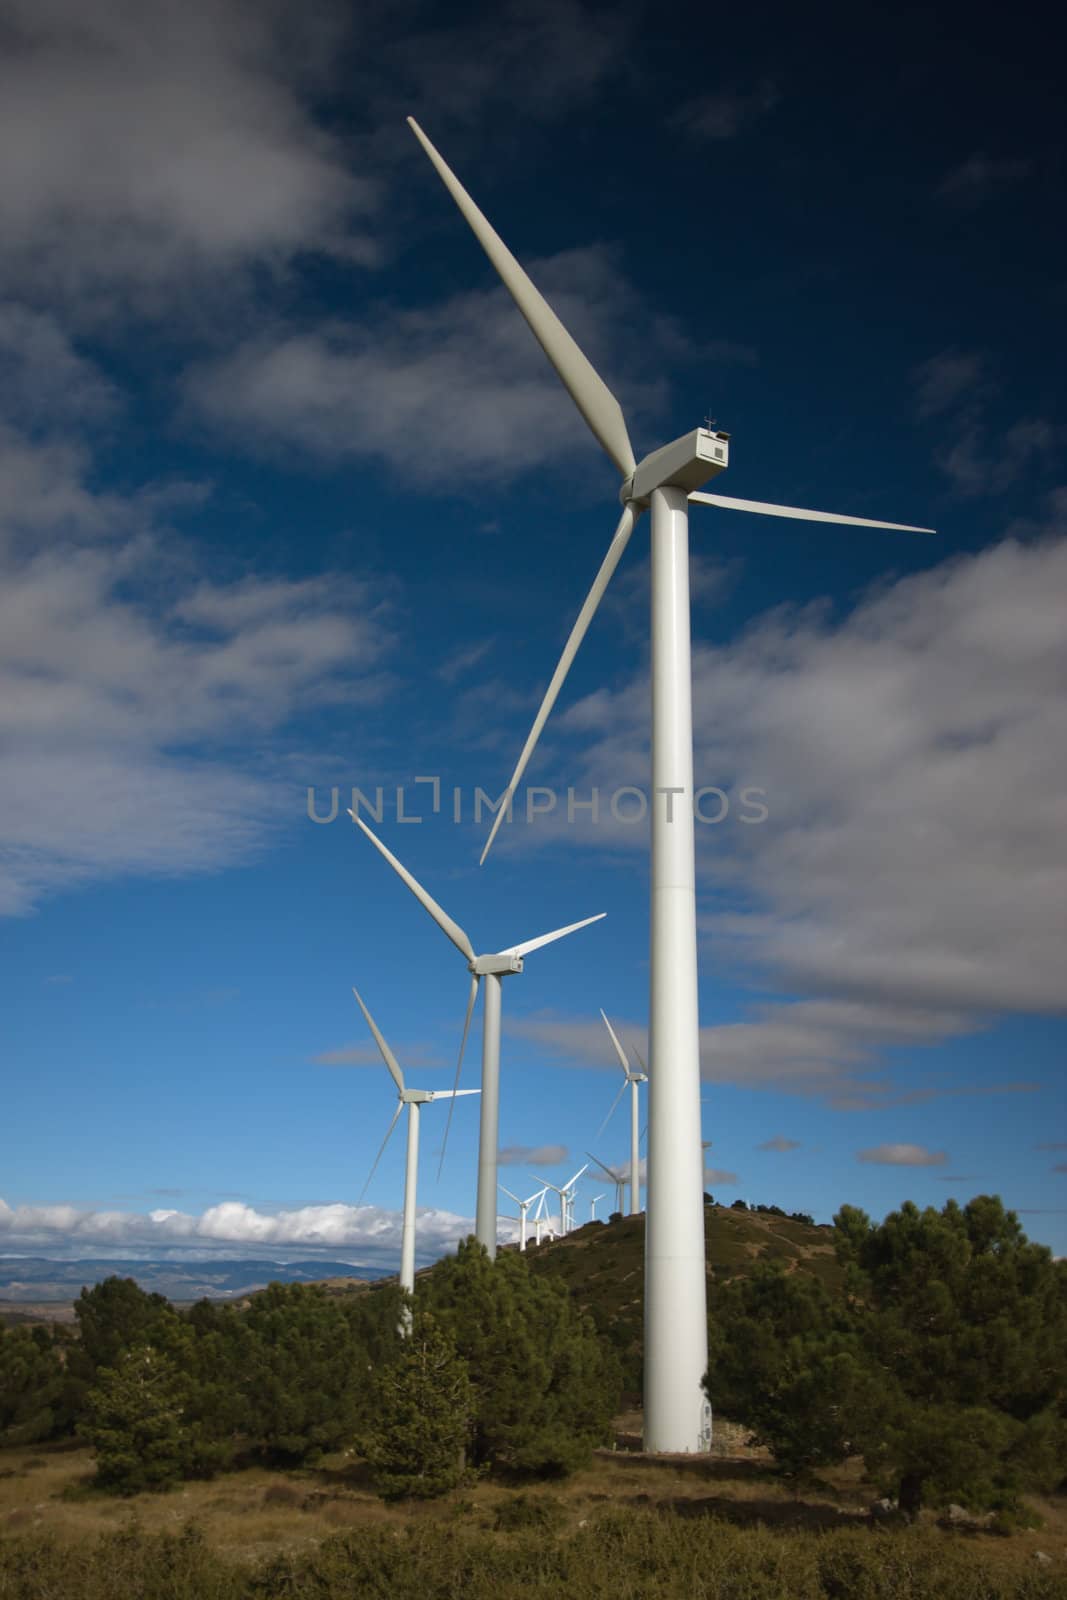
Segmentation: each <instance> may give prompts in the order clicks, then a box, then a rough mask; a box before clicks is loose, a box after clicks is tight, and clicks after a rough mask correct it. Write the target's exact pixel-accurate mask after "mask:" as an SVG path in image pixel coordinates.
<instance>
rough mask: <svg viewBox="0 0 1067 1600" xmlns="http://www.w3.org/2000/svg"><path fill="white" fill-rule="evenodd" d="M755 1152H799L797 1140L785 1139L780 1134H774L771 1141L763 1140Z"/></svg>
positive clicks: (798, 1141)
mask: <svg viewBox="0 0 1067 1600" xmlns="http://www.w3.org/2000/svg"><path fill="white" fill-rule="evenodd" d="M756 1149H757V1150H799V1149H800V1140H799V1139H786V1138H784V1137H783V1135H782V1134H780V1133H778V1134H775V1136H774V1138H773V1139H765V1140H764V1141H763V1143H762V1144H758V1145H757V1146H756Z"/></svg>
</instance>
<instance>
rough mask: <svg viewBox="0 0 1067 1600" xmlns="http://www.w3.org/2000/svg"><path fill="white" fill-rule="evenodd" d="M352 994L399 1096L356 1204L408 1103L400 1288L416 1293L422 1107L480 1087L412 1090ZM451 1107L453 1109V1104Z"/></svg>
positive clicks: (405, 1324) (405, 1328)
mask: <svg viewBox="0 0 1067 1600" xmlns="http://www.w3.org/2000/svg"><path fill="white" fill-rule="evenodd" d="M352 993H353V994H354V995H355V997H356V1000H357V1001H358V1003H359V1009H360V1010H361V1011H362V1013H363V1015H364V1016H365V1017H366V1019H367V1026H368V1027H369V1028H370V1031H371V1033H373V1035H374V1039H375V1043H376V1044H377V1046H378V1049H379V1050H380V1051H381V1053H382V1060H383V1061H384V1062H385V1064H386V1066H387V1067H388V1068H389V1075H390V1077H391V1078H392V1080H393V1082H394V1083H395V1084H396V1095H397V1101H396V1110H395V1111H394V1112H393V1120H392V1122H390V1124H389V1126H388V1128H387V1129H386V1133H385V1138H384V1139H383V1140H382V1142H381V1145H380V1146H379V1149H378V1154H377V1155H376V1156H375V1158H374V1166H373V1167H371V1169H370V1172H369V1173H368V1174H367V1181H366V1183H365V1184H364V1185H363V1189H362V1191H361V1193H360V1197H359V1200H357V1202H356V1204H357V1205H359V1204H360V1203H361V1202H362V1200H363V1196H364V1195H365V1194H366V1192H367V1190H368V1188H369V1187H370V1181H371V1179H372V1178H373V1177H374V1174H375V1172H376V1171H377V1168H378V1163H379V1161H380V1160H381V1159H382V1155H383V1154H384V1151H385V1147H386V1145H387V1144H388V1143H389V1140H390V1138H391V1137H392V1132H393V1129H394V1128H395V1127H396V1124H397V1120H398V1118H399V1116H400V1113H401V1112H402V1111H403V1109H404V1107H405V1106H407V1108H408V1153H407V1165H406V1166H405V1169H404V1227H403V1232H402V1234H401V1237H400V1287H401V1289H406V1290H407V1292H408V1294H414V1292H415V1190H416V1186H417V1184H418V1176H419V1113H420V1109H421V1107H422V1106H424V1105H428V1104H429V1103H430V1101H431V1100H448V1101H454V1100H455V1099H456V1098H457V1097H458V1096H460V1095H467V1094H477V1093H478V1090H477V1089H409V1088H407V1087H406V1085H405V1083H404V1074H403V1073H402V1072H401V1070H400V1063H399V1062H398V1061H397V1059H396V1056H394V1054H393V1052H392V1051H391V1050H390V1048H389V1046H388V1045H387V1044H386V1042H385V1039H384V1038H383V1037H382V1035H381V1033H379V1031H378V1025H377V1023H376V1022H375V1020H374V1018H373V1017H372V1016H371V1014H370V1012H369V1011H368V1010H367V1007H366V1006H365V1005H364V1003H363V997H362V996H361V994H360V992H359V990H358V989H355V988H353V990H352ZM449 1109H450V1110H451V1107H450V1108H449ZM400 1331H401V1332H402V1333H404V1334H408V1333H410V1332H411V1307H410V1305H405V1307H404V1310H403V1312H402V1315H401V1328H400Z"/></svg>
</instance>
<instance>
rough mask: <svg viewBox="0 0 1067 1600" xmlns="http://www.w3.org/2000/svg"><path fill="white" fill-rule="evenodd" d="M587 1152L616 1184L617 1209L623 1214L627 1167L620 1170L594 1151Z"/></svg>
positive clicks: (591, 1159)
mask: <svg viewBox="0 0 1067 1600" xmlns="http://www.w3.org/2000/svg"><path fill="white" fill-rule="evenodd" d="M585 1153H586V1155H587V1156H588V1157H589V1159H590V1161H595V1162H596V1164H597V1166H598V1167H599V1168H600V1170H601V1172H603V1173H606V1174H607V1176H608V1177H609V1178H610V1179H611V1181H612V1183H613V1184H614V1185H615V1210H616V1211H617V1212H618V1213H619V1215H620V1216H621V1215H622V1210H623V1207H624V1206H625V1204H626V1169H625V1167H624V1168H623V1169H622V1170H621V1171H620V1170H619V1168H618V1167H609V1166H607V1165H606V1164H605V1163H604V1162H603V1161H600V1160H599V1159H598V1158H597V1157H596V1156H595V1155H594V1154H593V1153H592V1151H591V1150H587V1151H586V1152H585Z"/></svg>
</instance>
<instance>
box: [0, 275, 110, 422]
mask: <svg viewBox="0 0 1067 1600" xmlns="http://www.w3.org/2000/svg"><path fill="white" fill-rule="evenodd" d="M117 407H118V393H117V390H116V389H115V387H114V385H113V384H112V383H111V382H110V380H109V379H108V378H106V377H105V376H104V375H103V373H102V372H100V371H99V370H98V369H97V367H96V366H94V364H93V363H92V362H91V361H89V360H87V359H86V358H85V357H84V356H82V355H80V354H79V353H78V351H77V350H76V349H75V348H74V346H73V345H72V343H71V341H70V339H69V338H68V337H67V335H66V333H65V332H64V331H63V329H62V328H61V327H60V325H59V323H58V322H57V321H56V320H55V318H54V317H51V316H47V315H45V314H44V313H43V312H39V311H31V310H30V309H29V308H28V307H26V306H20V305H16V304H14V303H4V302H0V412H2V414H3V415H4V416H5V417H6V418H7V419H8V420H9V421H10V422H12V423H14V424H17V425H18V426H19V427H20V428H23V429H26V430H36V429H39V428H44V429H45V430H46V431H48V432H53V431H55V430H56V429H57V428H59V427H63V426H70V425H72V424H76V425H79V426H80V425H84V424H87V423H94V422H99V421H102V420H104V419H105V418H107V417H109V416H111V415H112V414H113V413H114V412H115V411H116V409H117Z"/></svg>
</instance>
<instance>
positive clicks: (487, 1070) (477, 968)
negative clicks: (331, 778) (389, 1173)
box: [348, 809, 607, 1259]
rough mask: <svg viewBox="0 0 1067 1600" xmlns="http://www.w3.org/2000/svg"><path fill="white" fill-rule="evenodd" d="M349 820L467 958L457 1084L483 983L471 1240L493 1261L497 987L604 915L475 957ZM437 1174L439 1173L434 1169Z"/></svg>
mask: <svg viewBox="0 0 1067 1600" xmlns="http://www.w3.org/2000/svg"><path fill="white" fill-rule="evenodd" d="M348 814H349V816H350V817H351V818H352V821H353V822H354V823H355V824H356V826H357V828H361V829H362V830H363V832H364V833H365V834H366V835H367V838H368V839H369V840H370V841H371V843H372V844H373V845H374V846H375V847H376V848H377V849H378V850H379V851H380V852H381V854H382V855H383V856H384V857H385V859H386V861H388V863H389V865H390V866H391V867H392V868H393V870H394V872H396V873H397V874H398V875H399V877H400V878H401V879H402V880H403V881H404V883H406V884H407V886H408V888H409V889H410V890H411V892H412V894H413V895H414V896H415V898H416V900H417V901H418V902H419V904H420V905H421V906H422V907H423V909H424V910H426V911H428V912H429V914H430V916H431V917H432V918H433V920H434V921H435V922H436V924H437V926H438V927H439V928H440V929H441V932H442V933H444V934H445V935H446V936H447V937H448V938H449V939H451V941H452V943H453V944H454V945H455V947H456V949H457V950H458V951H459V953H460V955H462V956H464V957H465V958H466V962H467V969H468V971H469V972H470V974H471V984H470V991H469V993H468V996H467V1014H466V1016H465V1017H464V1019H463V1037H462V1039H461V1041H460V1046H459V1060H458V1062H457V1063H456V1079H455V1083H456V1086H457V1087H458V1085H459V1074H460V1068H461V1067H462V1065H463V1052H464V1049H465V1048H466V1044H467V1033H468V1031H469V1029H470V1025H471V1014H472V1012H473V1011H474V1002H475V1001H476V1000H477V998H478V988H479V985H480V984H481V983H482V981H483V980H484V982H485V999H484V1004H483V1007H482V1089H481V1094H482V1117H481V1128H480V1132H479V1138H478V1202H477V1214H476V1218H475V1227H474V1232H475V1237H476V1238H477V1239H478V1241H479V1243H480V1244H483V1245H484V1246H485V1248H486V1250H487V1251H488V1252H489V1256H490V1258H491V1259H492V1258H493V1257H495V1255H496V1218H497V1201H496V1191H497V1176H496V1174H497V1142H498V1137H499V1129H500V984H501V980H502V979H503V978H506V977H509V976H510V975H511V974H512V973H515V972H521V971H522V970H523V958H524V957H525V956H528V955H529V954H530V953H531V952H532V951H534V950H540V949H541V947H542V946H543V945H546V944H552V943H553V942H554V941H555V940H556V939H563V938H565V937H566V935H567V934H568V933H576V932H577V930H578V929H579V928H587V927H588V926H589V924H590V923H591V922H599V921H600V920H601V918H602V917H605V916H606V915H607V912H606V911H600V912H598V913H597V915H596V916H595V917H586V918H585V919H584V920H583V921H582V922H572V923H570V924H569V925H568V926H567V927H566V928H556V929H554V930H553V932H552V933H542V934H540V935H539V936H538V937H537V938H536V939H526V940H525V941H524V942H523V943H522V944H513V945H510V946H509V947H508V948H507V949H506V950H498V951H496V952H495V953H494V954H492V955H482V956H479V955H475V953H474V946H473V945H472V944H471V942H470V939H469V938H468V937H467V935H466V934H465V933H464V931H463V929H462V928H461V927H460V925H459V923H458V922H454V921H453V920H452V918H451V917H450V916H449V915H448V912H447V911H445V910H444V909H443V908H442V907H441V906H439V905H438V904H437V901H436V900H435V899H434V898H433V895H431V894H429V893H428V892H427V890H425V889H424V888H423V887H422V884H421V883H419V882H418V880H417V879H416V878H414V877H413V876H412V875H411V873H410V872H409V871H408V869H407V868H406V867H405V866H402V865H401V863H400V862H399V861H398V860H397V858H396V856H394V855H393V853H392V851H391V850H388V849H386V847H385V845H384V844H383V843H382V841H381V840H380V839H379V838H377V837H376V835H375V834H373V833H372V832H371V830H370V829H369V828H368V827H367V824H366V823H365V822H364V821H363V819H362V817H360V816H359V815H358V813H357V812H356V811H354V810H351V809H350V810H349V813H348ZM451 1121H452V1119H451V1116H449V1121H448V1125H446V1127H445V1143H447V1141H448V1129H449V1127H450V1126H451ZM441 1160H442V1162H443V1161H444V1144H442V1147H441ZM438 1170H440V1168H439V1169H438Z"/></svg>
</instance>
